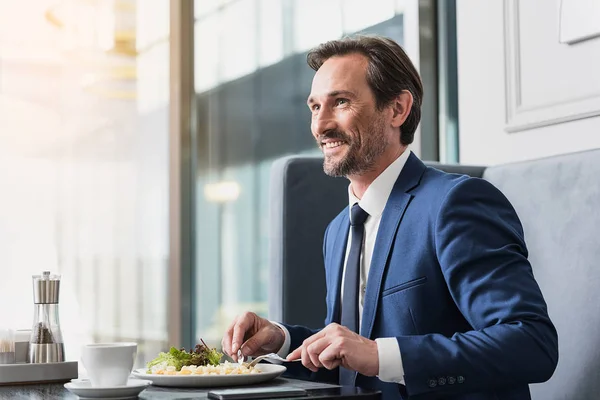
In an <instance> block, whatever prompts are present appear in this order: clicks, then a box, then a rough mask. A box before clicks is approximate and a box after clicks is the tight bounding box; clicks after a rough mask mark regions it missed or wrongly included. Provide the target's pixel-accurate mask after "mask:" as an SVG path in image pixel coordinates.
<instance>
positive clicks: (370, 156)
mask: <svg viewBox="0 0 600 400" xmlns="http://www.w3.org/2000/svg"><path fill="white" fill-rule="evenodd" d="M370 133H371V134H372V133H373V131H372V132H370ZM352 146H353V145H350V149H349V150H348V154H346V156H345V157H344V158H342V159H341V160H340V161H339V162H337V163H336V162H335V161H333V159H332V158H333V157H327V156H325V160H324V161H323V171H324V172H325V173H326V174H327V175H329V176H334V177H341V176H346V177H347V176H350V175H361V174H364V173H366V172H371V171H373V169H374V168H375V164H376V162H377V159H378V158H379V156H381V155H382V154H383V153H384V152H385V149H386V147H387V143H386V141H385V140H384V137H383V135H382V134H378V135H377V136H369V139H367V140H366V141H365V142H364V147H363V149H362V152H361V151H360V149H356V148H354V147H352Z"/></svg>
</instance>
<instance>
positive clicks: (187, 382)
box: [132, 364, 286, 387]
mask: <svg viewBox="0 0 600 400" xmlns="http://www.w3.org/2000/svg"><path fill="white" fill-rule="evenodd" d="M255 368H256V369H258V370H259V371H260V373H259V374H245V375H155V374H147V373H146V369H136V370H135V371H133V373H132V375H133V376H135V377H136V378H140V379H148V380H151V381H152V384H153V385H155V386H171V387H215V386H234V385H251V384H253V383H260V382H266V381H270V380H271V379H275V378H277V377H278V376H279V375H281V374H283V373H284V372H285V370H286V368H285V367H284V366H283V365H275V364H258V365H256V367H255Z"/></svg>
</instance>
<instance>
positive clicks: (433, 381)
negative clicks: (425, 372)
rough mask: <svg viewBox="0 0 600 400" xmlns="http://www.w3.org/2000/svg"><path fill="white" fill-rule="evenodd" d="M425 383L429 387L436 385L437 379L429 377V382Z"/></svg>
mask: <svg viewBox="0 0 600 400" xmlns="http://www.w3.org/2000/svg"><path fill="white" fill-rule="evenodd" d="M427 385H429V387H430V388H434V387H436V386H437V381H436V380H435V379H430V380H429V382H427Z"/></svg>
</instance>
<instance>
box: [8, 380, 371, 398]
mask: <svg viewBox="0 0 600 400" xmlns="http://www.w3.org/2000/svg"><path fill="white" fill-rule="evenodd" d="M277 386H280V387H284V388H290V387H293V388H301V389H304V390H305V391H306V395H305V396H302V397H278V398H279V399H286V398H287V399H296V400H307V399H311V400H312V399H319V400H325V399H331V400H334V399H335V400H339V399H357V400H378V399H381V392H379V391H375V390H369V389H361V388H358V387H352V386H338V385H330V384H327V383H320V382H312V381H303V380H298V379H290V378H282V377H279V378H276V379H273V380H271V381H268V382H265V383H261V384H254V385H252V386H251V387H252V388H257V387H264V388H273V387H277ZM248 387H250V386H248ZM217 389H224V388H223V387H221V388H217V387H211V388H176V387H160V386H154V385H151V386H148V388H146V389H145V390H144V391H143V392H141V393H140V394H139V396H138V397H137V398H139V399H145V400H158V399H161V400H192V399H194V400H195V399H206V398H208V397H207V395H208V392H209V391H211V390H217ZM78 398H79V397H78V396H76V395H75V394H73V393H71V392H70V391H69V390H67V389H66V388H65V387H64V384H63V383H45V384H26V385H9V386H0V399H2V400H4V399H23V400H25V399H27V400H42V399H43V400H63V399H72V400H76V399H78Z"/></svg>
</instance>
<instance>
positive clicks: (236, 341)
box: [221, 312, 285, 361]
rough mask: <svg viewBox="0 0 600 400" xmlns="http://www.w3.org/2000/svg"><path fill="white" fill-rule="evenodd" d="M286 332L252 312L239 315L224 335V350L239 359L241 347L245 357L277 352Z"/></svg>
mask: <svg viewBox="0 0 600 400" xmlns="http://www.w3.org/2000/svg"><path fill="white" fill-rule="evenodd" d="M284 341H285V333H283V330H282V329H281V328H279V327H278V326H277V325H275V324H272V323H271V322H270V321H269V320H267V319H264V318H261V317H259V316H258V315H256V314H255V313H252V312H245V313H244V314H242V315H239V316H237V317H236V318H235V319H234V320H233V322H232V323H231V325H229V328H227V331H225V335H223V340H222V341H221V346H222V347H223V351H224V352H225V353H226V354H228V355H229V356H230V357H231V358H233V359H234V360H236V361H237V351H238V349H239V348H240V347H241V349H242V354H243V355H244V357H248V356H252V357H256V356H260V355H263V354H268V353H277V352H278V351H279V349H281V346H283V342H284Z"/></svg>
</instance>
